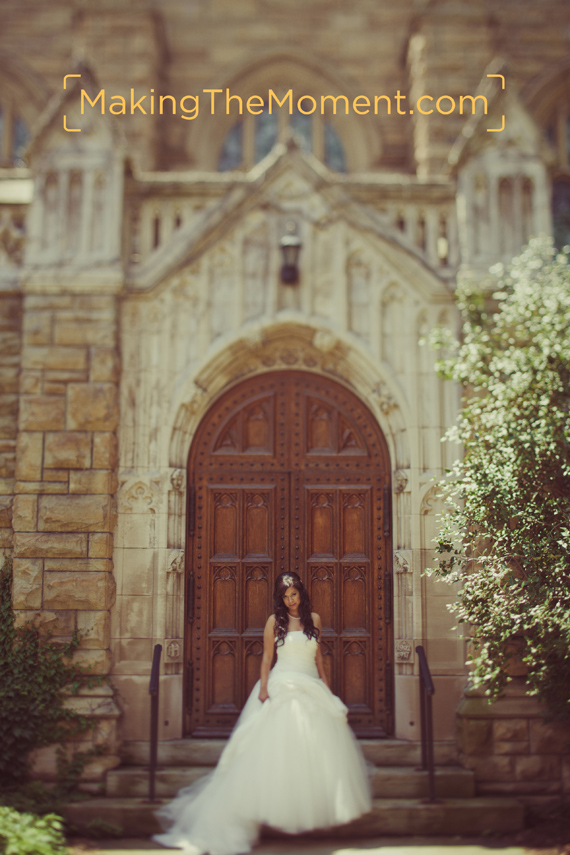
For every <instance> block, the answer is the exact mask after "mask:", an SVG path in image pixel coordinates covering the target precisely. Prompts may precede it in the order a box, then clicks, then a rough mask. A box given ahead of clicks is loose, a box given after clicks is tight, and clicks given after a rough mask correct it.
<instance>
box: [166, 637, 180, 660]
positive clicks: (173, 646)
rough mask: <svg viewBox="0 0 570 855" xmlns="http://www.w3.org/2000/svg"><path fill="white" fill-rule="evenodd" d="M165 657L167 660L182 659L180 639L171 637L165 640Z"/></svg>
mask: <svg viewBox="0 0 570 855" xmlns="http://www.w3.org/2000/svg"><path fill="white" fill-rule="evenodd" d="M166 658H167V660H168V661H169V662H181V661H182V641H181V640H180V639H178V638H171V639H170V640H167V642H166Z"/></svg>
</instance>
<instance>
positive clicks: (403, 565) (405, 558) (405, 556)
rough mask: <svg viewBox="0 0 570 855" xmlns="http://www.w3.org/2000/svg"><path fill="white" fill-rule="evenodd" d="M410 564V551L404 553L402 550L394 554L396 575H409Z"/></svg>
mask: <svg viewBox="0 0 570 855" xmlns="http://www.w3.org/2000/svg"><path fill="white" fill-rule="evenodd" d="M410 563H411V556H410V554H409V551H406V552H403V551H402V550H400V551H399V552H394V572H395V573H409V571H410Z"/></svg>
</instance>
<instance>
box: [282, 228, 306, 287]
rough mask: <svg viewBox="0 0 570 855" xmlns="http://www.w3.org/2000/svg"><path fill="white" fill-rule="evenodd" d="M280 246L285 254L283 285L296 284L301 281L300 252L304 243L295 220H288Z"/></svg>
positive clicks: (283, 254)
mask: <svg viewBox="0 0 570 855" xmlns="http://www.w3.org/2000/svg"><path fill="white" fill-rule="evenodd" d="M279 246H280V249H281V254H282V256H283V262H282V264H281V282H282V283H283V285H296V284H297V283H298V281H299V267H298V262H299V253H300V252H301V248H302V246H303V244H302V242H301V238H300V237H299V235H298V234H297V223H296V222H295V221H294V220H288V221H287V223H286V225H285V234H284V235H283V237H282V238H281V240H280V241H279Z"/></svg>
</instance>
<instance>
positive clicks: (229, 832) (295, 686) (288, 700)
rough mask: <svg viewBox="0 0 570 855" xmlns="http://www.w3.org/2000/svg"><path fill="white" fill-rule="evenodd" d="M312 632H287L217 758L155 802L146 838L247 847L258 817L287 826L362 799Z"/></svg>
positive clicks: (322, 818)
mask: <svg viewBox="0 0 570 855" xmlns="http://www.w3.org/2000/svg"><path fill="white" fill-rule="evenodd" d="M316 652H317V642H316V640H315V639H314V638H312V639H308V638H307V637H306V635H305V634H304V633H303V632H302V631H295V632H289V633H288V634H287V636H286V637H285V643H284V644H283V645H281V646H279V647H278V648H277V655H278V658H277V663H276V664H275V666H274V668H273V669H272V670H271V672H270V674H269V681H268V684H267V689H268V692H269V700H267V701H265V703H263V704H262V703H261V701H260V700H259V698H258V695H259V688H260V683H259V681H258V682H257V683H256V685H255V686H254V688H253V691H252V693H251V694H250V696H249V698H248V700H247V703H246V705H245V707H244V708H243V710H242V713H241V715H240V717H239V719H238V721H237V724H236V726H235V728H234V730H233V732H232V735H231V736H230V738H229V740H228V743H227V745H226V746H225V748H224V750H223V752H222V755H221V757H220V760H219V763H218V765H217V766H216V768H215V769H214V771H213V772H211V773H210V774H209V775H207V776H206V777H205V778H202V779H201V780H199V781H197V782H196V783H195V784H192V785H191V786H189V787H185V788H184V789H182V790H180V792H179V793H178V795H177V796H176V798H175V799H174V800H173V801H171V802H170V803H169V804H167V805H165V806H164V807H161V808H160V809H159V810H158V811H157V816H158V818H159V820H160V822H161V824H162V826H163V828H167V829H168V831H166V832H165V833H164V834H155V835H154V837H153V839H154V840H156V841H157V842H158V843H161V844H162V845H164V846H169V847H175V848H178V849H182V850H184V852H186V853H192V855H202V853H206V852H208V853H210V855H236V853H241V852H249V850H250V849H251V847H252V845H253V844H254V843H255V842H256V841H257V838H258V836H259V829H260V826H261V825H270V826H272V827H273V828H278V829H281V830H282V831H286V832H289V833H291V834H296V833H298V832H301V831H309V830H311V829H313V828H326V827H329V826H334V825H341V824H343V823H345V822H349V821H350V820H352V819H355V818H356V817H358V816H360V815H361V814H363V813H367V812H368V811H369V810H370V809H371V798H370V784H369V778H368V773H367V769H366V764H365V761H364V758H363V756H362V752H361V750H360V748H359V746H358V743H357V741H356V738H355V736H354V734H353V733H352V731H351V729H350V727H349V726H348V724H347V720H346V715H347V708H346V706H345V705H344V704H343V703H342V701H341V700H340V698H337V697H336V695H333V694H332V692H330V691H329V689H328V688H327V687H326V685H325V684H324V683H323V681H322V680H321V679H320V677H319V675H318V672H317V667H316V664H315V655H316Z"/></svg>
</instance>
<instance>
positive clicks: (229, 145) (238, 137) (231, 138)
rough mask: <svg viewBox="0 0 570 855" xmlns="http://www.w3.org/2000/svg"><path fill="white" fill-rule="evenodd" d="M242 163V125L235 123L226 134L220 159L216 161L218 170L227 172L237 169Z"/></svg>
mask: <svg viewBox="0 0 570 855" xmlns="http://www.w3.org/2000/svg"><path fill="white" fill-rule="evenodd" d="M242 163H243V124H242V122H237V123H236V124H235V125H234V126H233V128H232V129H231V130H230V131H229V133H228V134H227V136H226V138H225V140H224V144H223V146H222V150H221V152H220V157H219V159H218V170H219V171H220V172H228V170H230V169H239V168H240V166H241V165H242Z"/></svg>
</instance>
